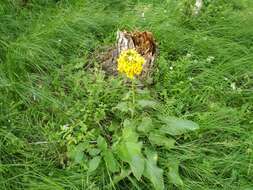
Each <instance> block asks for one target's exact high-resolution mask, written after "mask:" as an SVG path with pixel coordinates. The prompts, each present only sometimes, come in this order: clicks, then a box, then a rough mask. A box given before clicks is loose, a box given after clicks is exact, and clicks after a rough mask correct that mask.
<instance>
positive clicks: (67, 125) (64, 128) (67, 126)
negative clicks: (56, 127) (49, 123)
mask: <svg viewBox="0 0 253 190" xmlns="http://www.w3.org/2000/svg"><path fill="white" fill-rule="evenodd" d="M68 128H69V124H65V125H63V126H62V127H61V129H62V130H63V131H66V130H67V129H68Z"/></svg>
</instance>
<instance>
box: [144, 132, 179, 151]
mask: <svg viewBox="0 0 253 190" xmlns="http://www.w3.org/2000/svg"><path fill="white" fill-rule="evenodd" d="M148 138H149V140H150V142H151V143H152V144H156V145H158V146H164V147H165V148H167V149H171V148H173V147H174V144H175V142H176V141H175V140H174V139H172V138H168V137H166V136H165V135H162V134H155V133H151V134H150V135H149V137H148Z"/></svg>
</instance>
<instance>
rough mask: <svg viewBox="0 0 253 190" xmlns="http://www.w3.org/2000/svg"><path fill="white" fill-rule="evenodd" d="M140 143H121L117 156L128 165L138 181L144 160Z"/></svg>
mask: <svg viewBox="0 0 253 190" xmlns="http://www.w3.org/2000/svg"><path fill="white" fill-rule="evenodd" d="M141 147H142V144H141V143H137V142H122V143H121V144H119V145H118V148H117V154H118V156H119V157H120V159H121V160H123V161H124V162H127V163H128V164H129V165H130V168H131V171H132V172H133V175H134V176H135V177H136V178H137V179H140V178H141V176H142V174H143V171H144V163H145V162H144V159H143V156H142V153H141Z"/></svg>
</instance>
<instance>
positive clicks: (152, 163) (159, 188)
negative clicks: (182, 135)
mask: <svg viewBox="0 0 253 190" xmlns="http://www.w3.org/2000/svg"><path fill="white" fill-rule="evenodd" d="M146 156H147V159H146V162H145V170H144V176H145V177H146V178H148V179H149V180H150V181H151V182H152V183H153V185H154V188H155V189H156V190H163V189H164V181H163V170H162V169H161V168H159V167H158V166H157V165H156V161H157V153H155V152H151V151H148V153H147V151H146Z"/></svg>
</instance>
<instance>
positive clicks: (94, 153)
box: [89, 148, 101, 156]
mask: <svg viewBox="0 0 253 190" xmlns="http://www.w3.org/2000/svg"><path fill="white" fill-rule="evenodd" d="M100 152H101V151H100V149H98V148H92V149H90V150H89V154H90V155H91V156H97V155H98V154H99V153H100Z"/></svg>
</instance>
